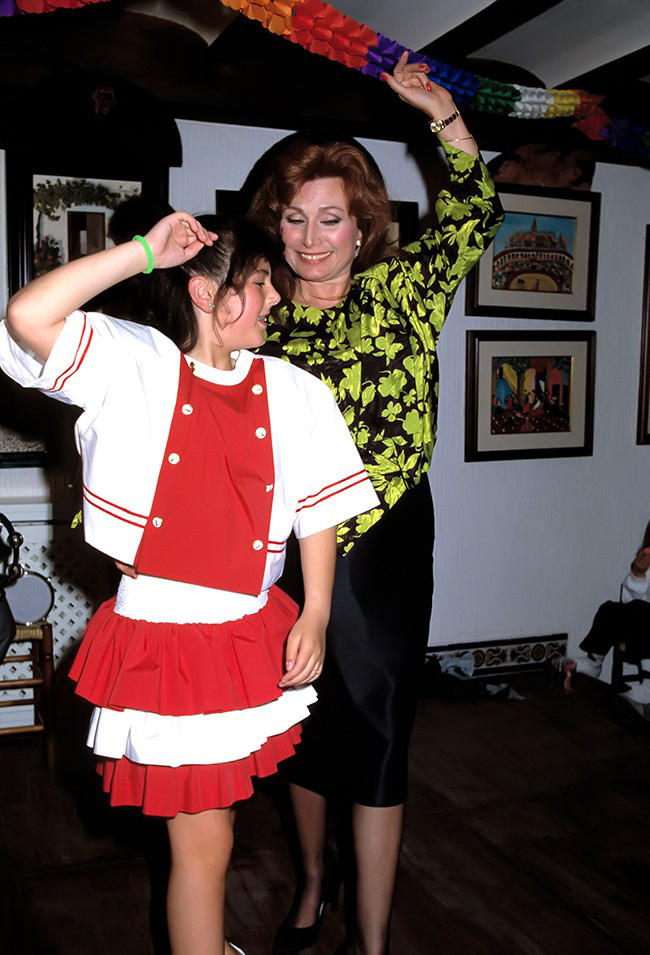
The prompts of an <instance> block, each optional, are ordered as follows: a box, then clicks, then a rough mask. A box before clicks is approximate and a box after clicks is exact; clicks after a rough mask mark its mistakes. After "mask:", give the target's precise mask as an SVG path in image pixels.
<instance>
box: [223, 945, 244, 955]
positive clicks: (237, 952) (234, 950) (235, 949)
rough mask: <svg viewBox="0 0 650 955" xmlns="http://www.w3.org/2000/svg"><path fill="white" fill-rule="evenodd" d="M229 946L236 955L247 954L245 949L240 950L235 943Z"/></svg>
mask: <svg viewBox="0 0 650 955" xmlns="http://www.w3.org/2000/svg"><path fill="white" fill-rule="evenodd" d="M227 944H228V945H230V947H231V948H232V950H233V952H234V953H235V955H246V952H245V951H244V950H243V949H241V948H238V947H237V946H236V945H235V943H234V942H227Z"/></svg>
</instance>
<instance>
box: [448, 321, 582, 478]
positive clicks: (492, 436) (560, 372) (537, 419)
mask: <svg viewBox="0 0 650 955" xmlns="http://www.w3.org/2000/svg"><path fill="white" fill-rule="evenodd" d="M595 351H596V333H595V332H517V333H514V334H508V333H505V332H482V331H468V332H467V381H466V399H465V400H466V404H465V460H466V461H499V460H508V459H517V458H551V457H570V456H575V455H589V454H591V453H592V450H593V419H594V410H593V405H594V367H595Z"/></svg>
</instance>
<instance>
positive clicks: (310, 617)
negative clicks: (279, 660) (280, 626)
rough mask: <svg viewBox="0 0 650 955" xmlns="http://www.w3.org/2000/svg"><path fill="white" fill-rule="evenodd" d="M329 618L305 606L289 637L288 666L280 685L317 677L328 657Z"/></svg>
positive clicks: (300, 684) (299, 683)
mask: <svg viewBox="0 0 650 955" xmlns="http://www.w3.org/2000/svg"><path fill="white" fill-rule="evenodd" d="M326 629H327V618H323V617H322V616H321V615H320V614H314V613H311V612H310V611H309V610H307V609H306V610H303V612H302V613H301V614H300V616H299V617H298V619H297V620H296V622H295V624H294V625H293V627H292V628H291V632H290V633H289V636H288V638H287V649H286V662H285V665H286V670H287V672H286V673H285V675H284V676H283V677H282V679H281V680H280V682H279V684H278V686H279V687H280V688H281V689H283V690H286V689H288V688H289V687H292V686H305V685H306V684H307V683H313V682H314V680H317V679H318V677H319V676H320V674H321V670H322V669H323V660H324V659H325V631H326Z"/></svg>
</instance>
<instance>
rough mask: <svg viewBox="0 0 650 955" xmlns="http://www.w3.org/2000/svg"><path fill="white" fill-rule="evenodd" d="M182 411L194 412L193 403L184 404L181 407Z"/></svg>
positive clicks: (186, 412) (185, 412)
mask: <svg viewBox="0 0 650 955" xmlns="http://www.w3.org/2000/svg"><path fill="white" fill-rule="evenodd" d="M181 411H182V412H183V414H192V412H193V411H194V408H193V407H192V405H183V407H182V408H181Z"/></svg>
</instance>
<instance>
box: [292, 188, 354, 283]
mask: <svg viewBox="0 0 650 955" xmlns="http://www.w3.org/2000/svg"><path fill="white" fill-rule="evenodd" d="M280 236H281V238H282V241H283V242H284V257H285V259H286V260H287V263H288V264H289V265H290V266H291V268H292V269H293V271H294V272H295V273H296V275H297V276H298V277H299V278H300V279H302V280H303V281H306V282H331V281H336V280H337V279H348V278H349V277H350V274H351V272H352V262H353V261H354V256H355V252H356V247H357V240H359V239H360V238H361V231H360V229H359V227H358V226H357V220H356V218H355V217H354V216H353V215H351V214H350V210H349V206H348V199H347V196H346V194H345V188H344V185H343V180H342V179H339V178H331V179H330V178H324V179H314V180H312V181H311V182H306V183H305V184H304V186H301V188H300V189H299V190H298V192H297V193H296V194H295V196H294V197H293V199H292V201H291V204H290V205H288V206H286V207H285V208H284V210H283V212H282V218H281V220H280Z"/></svg>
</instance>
